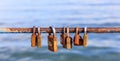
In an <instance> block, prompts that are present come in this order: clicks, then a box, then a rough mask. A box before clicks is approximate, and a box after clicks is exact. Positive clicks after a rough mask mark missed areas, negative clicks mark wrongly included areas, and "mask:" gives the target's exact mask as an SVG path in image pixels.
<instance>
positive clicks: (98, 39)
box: [0, 0, 120, 61]
mask: <svg viewBox="0 0 120 61" xmlns="http://www.w3.org/2000/svg"><path fill="white" fill-rule="evenodd" d="M33 26H38V27H49V26H54V27H63V26H70V27H76V26H80V27H85V26H87V27H120V0H0V27H33ZM47 35H48V34H47V33H46V34H43V33H42V38H43V43H42V48H31V47H30V46H31V45H30V42H31V41H30V37H31V34H29V33H27V34H26V33H20V34H18V33H17V34H15V33H14V34H12V33H10V34H0V61H113V60H114V61H120V47H119V46H120V33H99V34H96V33H90V34H89V44H88V47H87V48H83V47H82V46H80V47H75V46H74V47H73V49H71V50H66V49H64V48H62V46H61V44H60V42H59V51H58V52H57V53H53V52H50V51H49V50H48V47H47ZM81 35H83V34H82V33H81ZM71 36H72V37H73V36H74V34H73V33H71ZM59 37H60V34H57V38H58V41H60V40H59Z"/></svg>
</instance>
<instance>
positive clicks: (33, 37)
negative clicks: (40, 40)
mask: <svg viewBox="0 0 120 61" xmlns="http://www.w3.org/2000/svg"><path fill="white" fill-rule="evenodd" d="M36 45H37V44H36V34H35V33H33V34H32V36H31V47H36Z"/></svg>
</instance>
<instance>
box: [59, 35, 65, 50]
mask: <svg viewBox="0 0 120 61" xmlns="http://www.w3.org/2000/svg"><path fill="white" fill-rule="evenodd" d="M65 38H66V34H62V35H61V37H60V40H61V44H62V46H63V48H65Z"/></svg>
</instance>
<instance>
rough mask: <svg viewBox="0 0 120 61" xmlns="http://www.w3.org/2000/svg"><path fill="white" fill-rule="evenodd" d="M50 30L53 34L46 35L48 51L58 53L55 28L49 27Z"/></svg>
mask: <svg viewBox="0 0 120 61" xmlns="http://www.w3.org/2000/svg"><path fill="white" fill-rule="evenodd" d="M50 29H52V31H53V34H51V33H49V35H48V49H49V50H50V51H53V52H57V51H58V42H57V37H56V31H55V28H53V27H50Z"/></svg>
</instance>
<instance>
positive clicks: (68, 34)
mask: <svg viewBox="0 0 120 61" xmlns="http://www.w3.org/2000/svg"><path fill="white" fill-rule="evenodd" d="M67 36H70V33H69V27H67Z"/></svg>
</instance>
